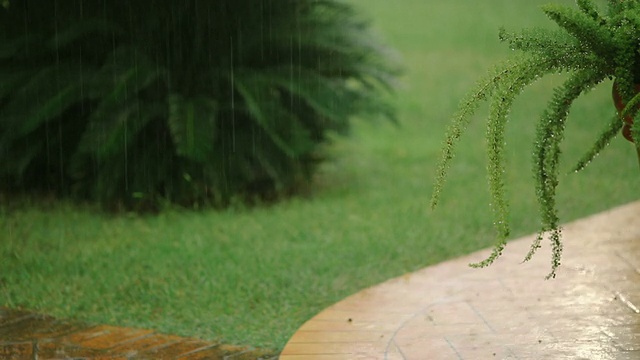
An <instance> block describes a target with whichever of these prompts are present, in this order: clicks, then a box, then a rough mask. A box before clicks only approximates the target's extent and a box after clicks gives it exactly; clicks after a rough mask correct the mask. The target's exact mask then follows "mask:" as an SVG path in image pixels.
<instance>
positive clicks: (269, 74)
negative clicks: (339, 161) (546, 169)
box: [0, 0, 398, 210]
mask: <svg viewBox="0 0 640 360" xmlns="http://www.w3.org/2000/svg"><path fill="white" fill-rule="evenodd" d="M3 5H4V9H0V78H2V79H3V80H2V81H1V82H0V188H1V190H3V191H5V192H16V191H17V192H34V191H37V192H42V193H45V194H53V195H55V196H62V197H72V198H75V199H82V200H90V201H97V202H99V203H101V204H103V205H107V206H108V207H117V208H120V207H125V208H135V209H138V210H148V209H156V208H157V207H158V205H159V204H161V203H167V202H168V203H175V204H181V205H185V206H196V205H198V206H199V205H203V204H206V205H215V206H225V205H227V204H229V202H230V201H232V200H233V199H235V198H242V199H245V200H247V199H269V198H273V197H276V196H278V195H281V194H283V193H288V192H290V191H293V190H295V188H296V186H297V185H299V184H301V183H303V182H305V181H306V180H308V179H309V178H310V175H311V174H313V172H314V170H315V169H316V167H317V165H318V163H319V162H321V160H323V155H322V152H321V151H320V145H321V144H323V143H324V142H326V141H327V139H328V135H329V134H331V133H334V132H336V133H346V132H347V131H348V129H349V120H350V119H351V118H353V117H356V116H364V117H367V116H370V115H372V116H376V117H380V116H381V117H387V118H389V119H393V117H394V114H393V108H392V106H390V105H389V103H388V101H386V99H387V96H386V93H388V92H389V91H392V87H393V85H392V84H393V81H394V77H395V76H396V74H397V73H398V65H397V62H396V61H395V60H393V57H392V56H391V54H390V52H389V51H388V50H387V49H385V48H384V47H383V46H381V45H380V44H379V43H378V42H377V40H376V39H375V38H374V37H373V36H372V35H371V33H370V32H369V29H368V25H367V23H366V22H364V21H362V20H361V19H359V18H358V16H356V14H355V13H354V12H353V11H352V9H351V7H350V6H348V5H346V4H344V3H341V2H338V1H313V0H259V1H255V0H233V1H232V0H216V1H206V0H187V1H158V0H145V1H118V0H111V1H86V0H69V1H48V2H40V1H38V2H36V1H32V0H23V1H18V2H15V1H14V2H11V4H9V3H8V2H6V3H3Z"/></svg>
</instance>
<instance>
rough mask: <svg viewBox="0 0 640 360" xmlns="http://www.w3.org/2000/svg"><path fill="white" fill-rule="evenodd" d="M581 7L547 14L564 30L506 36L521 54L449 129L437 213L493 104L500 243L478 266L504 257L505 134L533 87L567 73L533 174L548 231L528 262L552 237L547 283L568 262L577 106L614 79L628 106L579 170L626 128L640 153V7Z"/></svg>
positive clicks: (543, 122)
mask: <svg viewBox="0 0 640 360" xmlns="http://www.w3.org/2000/svg"><path fill="white" fill-rule="evenodd" d="M577 5H578V9H573V8H570V7H566V6H561V5H556V4H550V5H546V6H544V7H543V11H544V12H545V13H546V15H547V16H548V17H549V18H551V19H552V20H553V21H555V22H556V23H557V24H558V25H559V26H560V27H561V30H558V31H550V30H545V29H529V30H523V31H521V32H518V33H508V32H506V31H504V30H502V31H501V32H500V37H501V39H502V40H503V41H506V42H508V43H509V44H510V46H511V48H512V49H514V50H519V53H518V54H517V55H516V56H515V57H514V58H512V59H509V60H508V61H506V62H505V63H503V64H501V65H500V66H498V67H497V68H496V69H495V70H493V71H492V72H491V73H490V74H489V76H488V77H487V78H486V79H484V80H483V81H481V82H480V83H479V84H478V86H477V87H476V88H475V89H474V90H473V91H472V92H471V94H470V95H469V96H468V97H467V98H466V99H465V100H464V101H463V102H462V103H461V105H460V108H459V111H458V112H457V113H456V115H455V116H454V119H453V123H452V125H451V126H450V128H449V131H448V134H447V138H446V142H445V146H444V149H443V156H442V161H441V162H440V166H439V170H438V173H437V179H436V186H435V190H434V195H433V199H432V205H433V206H435V205H436V204H437V202H438V199H439V194H440V191H441V188H442V185H443V182H444V179H445V177H446V174H447V170H448V166H449V163H450V160H451V159H452V157H453V152H454V147H455V144H456V142H457V141H458V140H459V138H460V136H461V135H462V133H463V131H464V129H465V128H466V126H467V125H468V122H469V120H470V116H471V115H472V114H473V113H474V111H475V110H476V109H477V106H478V104H479V103H480V102H482V101H484V100H489V101H490V110H489V116H488V120H487V124H488V125H487V153H488V160H489V163H488V177H489V188H490V193H491V195H492V209H493V214H494V219H495V220H494V221H495V227H496V232H497V242H496V246H495V248H494V250H493V252H492V254H491V255H490V256H489V257H488V258H487V259H486V260H484V261H482V262H480V263H477V264H472V266H476V267H484V266H487V265H489V264H491V263H492V262H493V261H494V260H495V259H496V258H497V257H498V256H500V254H501V253H502V251H503V250H504V247H505V245H506V240H507V238H508V236H509V224H508V223H507V215H508V206H507V204H506V201H505V190H504V186H505V184H504V172H505V161H504V144H505V139H504V132H505V125H506V123H507V120H508V112H509V110H510V108H511V105H512V104H513V101H514V99H515V97H516V96H517V95H518V94H520V92H521V91H522V90H523V88H525V87H526V86H527V85H529V84H531V83H532V82H534V81H535V80H536V79H538V78H539V77H541V76H544V75H546V74H553V73H568V78H567V80H566V81H565V82H564V84H563V85H561V86H560V87H558V88H557V89H556V90H555V92H554V94H553V97H552V99H551V101H550V102H549V104H548V106H547V108H546V110H545V111H544V113H543V115H542V116H541V118H540V120H539V122H538V130H537V136H536V142H535V146H534V148H535V150H534V158H533V173H534V176H535V178H536V194H537V198H538V202H539V206H540V214H541V220H542V221H541V222H542V227H541V230H540V233H539V235H538V237H537V238H536V239H535V241H534V242H533V244H532V246H531V250H530V251H529V253H528V254H527V255H526V257H525V261H526V260H529V259H530V258H531V257H532V256H533V254H534V253H535V252H536V250H537V249H539V248H540V243H541V241H542V239H543V235H544V233H547V232H548V233H549V238H550V240H551V245H552V249H553V258H552V265H551V273H550V274H549V275H548V277H555V274H556V270H557V268H558V266H560V258H561V254H562V242H561V229H560V226H559V219H558V215H557V210H556V202H555V197H556V187H557V185H558V173H559V166H558V164H559V160H560V154H561V148H560V144H561V142H562V140H563V138H564V129H565V123H566V120H567V115H568V114H569V110H570V107H571V105H572V103H573V101H574V100H575V99H576V98H578V97H579V96H580V95H581V94H583V93H585V92H586V91H589V90H590V89H591V88H592V87H594V86H595V85H597V84H599V83H600V82H602V81H603V80H605V79H608V78H611V79H615V85H614V88H615V89H618V90H619V93H620V96H621V99H622V102H623V103H624V104H627V105H626V107H625V108H624V109H623V110H622V111H621V113H620V114H615V115H614V116H612V118H611V120H610V121H609V122H608V123H607V124H605V126H604V129H603V130H601V133H600V134H601V135H600V136H599V137H598V138H597V140H595V143H594V145H593V146H592V147H591V149H590V150H589V151H588V152H587V154H586V155H585V157H584V158H583V159H582V160H581V161H580V162H579V164H578V165H577V167H576V170H580V169H582V168H584V167H585V166H586V165H587V164H588V163H589V162H590V161H591V160H592V159H593V158H594V157H595V155H597V154H598V153H599V152H600V151H601V150H603V148H604V147H605V146H606V145H607V144H608V143H609V142H610V141H611V140H612V138H613V137H615V136H616V135H617V134H618V133H619V132H620V129H622V128H623V127H625V126H626V127H629V129H628V130H629V134H631V135H632V138H633V139H635V144H636V147H637V148H638V149H640V126H638V122H639V121H635V122H634V125H633V126H632V127H630V126H629V124H625V122H624V121H623V120H622V119H623V118H625V117H627V116H630V117H631V118H633V117H635V116H636V113H637V112H638V111H637V110H638V109H637V105H638V104H640V95H638V94H637V92H636V91H635V90H634V87H635V85H634V84H636V83H639V82H640V53H639V49H640V1H638V0H627V1H619V0H609V1H608V14H607V15H606V16H605V15H602V14H601V13H600V12H599V11H598V9H597V8H596V6H595V5H594V4H593V3H592V1H590V0H577ZM638 154H639V155H640V150H639V151H638Z"/></svg>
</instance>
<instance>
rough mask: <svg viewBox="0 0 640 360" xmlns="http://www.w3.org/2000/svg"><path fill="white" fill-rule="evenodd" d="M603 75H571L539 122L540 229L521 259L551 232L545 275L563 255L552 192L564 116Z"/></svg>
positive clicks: (536, 173) (552, 274)
mask: <svg viewBox="0 0 640 360" xmlns="http://www.w3.org/2000/svg"><path fill="white" fill-rule="evenodd" d="M605 77H606V74H605V73H600V72H594V71H592V70H584V71H579V72H576V73H574V74H572V75H571V77H569V79H567V80H566V81H565V82H564V84H563V85H562V86H561V87H560V88H558V89H556V90H555V91H554V95H553V98H552V99H551V101H550V102H549V104H548V106H547V110H545V112H544V114H543V116H542V118H541V119H540V121H539V122H538V130H537V135H536V146H535V152H534V159H533V160H534V168H533V173H534V176H535V179H536V194H537V198H538V202H539V206H540V216H541V222H542V229H541V231H540V234H539V235H538V237H537V238H536V240H535V241H534V242H533V244H532V246H531V249H530V250H529V252H528V253H527V255H526V256H525V260H524V261H528V260H529V259H531V257H532V256H533V254H534V253H535V252H536V250H537V249H538V248H539V247H540V240H541V239H542V233H544V232H547V231H551V234H550V235H549V238H550V240H551V243H552V253H553V255H552V267H551V272H550V273H549V275H548V276H547V278H551V277H555V272H556V269H557V268H558V267H559V266H560V258H561V255H562V244H561V242H560V238H561V236H560V229H559V218H558V215H557V210H556V205H555V198H556V196H555V195H556V187H557V185H558V173H559V170H558V165H559V160H560V153H561V150H560V143H561V142H562V140H563V139H564V129H565V124H566V120H567V115H568V114H569V110H570V107H571V105H572V104H573V101H574V100H575V99H576V98H578V97H579V96H580V95H581V94H583V93H584V92H585V91H586V90H588V89H590V88H592V87H593V86H594V85H596V84H598V83H599V82H601V81H602V80H603V79H604V78H605Z"/></svg>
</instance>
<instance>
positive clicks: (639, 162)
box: [636, 145, 640, 165]
mask: <svg viewBox="0 0 640 360" xmlns="http://www.w3.org/2000/svg"><path fill="white" fill-rule="evenodd" d="M636 152H637V153H638V165H640V145H636Z"/></svg>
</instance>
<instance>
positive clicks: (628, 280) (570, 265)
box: [280, 202, 640, 360]
mask: <svg viewBox="0 0 640 360" xmlns="http://www.w3.org/2000/svg"><path fill="white" fill-rule="evenodd" d="M563 236H564V256H563V260H562V266H561V268H560V269H559V272H558V277H557V278H556V279H554V280H544V277H545V275H546V274H547V273H548V271H549V269H550V259H551V258H550V252H549V250H548V249H547V248H548V246H545V248H543V249H540V251H539V253H538V254H537V255H536V256H535V257H534V258H533V259H532V260H531V261H530V262H528V263H524V264H521V262H522V258H523V257H524V255H525V254H526V252H527V251H528V249H529V246H530V243H531V240H533V238H534V236H533V235H532V236H526V237H524V238H522V239H519V240H515V241H513V242H510V243H509V245H508V246H507V248H506V251H505V253H504V256H503V257H502V258H500V259H499V260H498V261H497V262H496V263H495V264H494V265H492V266H490V267H489V268H486V269H471V268H468V267H467V264H468V263H470V262H477V261H479V260H482V259H484V258H485V256H486V255H488V254H489V251H481V252H478V253H475V254H471V255H469V256H465V257H463V258H460V259H456V260H453V261H449V262H445V263H442V264H439V265H436V266H432V267H428V268H426V269H423V270H421V271H418V272H415V273H412V274H408V275H406V276H403V277H400V278H397V279H393V280H390V281H387V282H385V283H383V284H380V285H378V286H374V287H372V288H370V289H367V290H365V291H362V292H360V293H358V294H355V295H353V296H351V297H349V298H347V299H345V300H343V301H341V302H339V303H337V304H335V305H334V306H332V307H330V308H328V309H326V310H325V311H323V312H321V313H320V314H318V315H317V316H315V317H314V318H313V319H311V320H310V321H308V322H307V323H306V324H304V325H303V326H302V327H301V328H300V329H299V330H298V332H297V333H296V334H295V335H294V336H293V337H292V338H291V339H290V341H289V343H288V344H287V345H286V347H285V348H284V350H283V351H282V354H281V356H280V359H281V360H298V359H300V360H302V359H326V360H338V359H389V360H392V359H394V360H395V359H397V360H404V359H418V360H421V359H434V360H436V359H464V360H476V359H527V360H534V359H535V360H539V359H588V360H593V359H599V360H609V359H620V360H633V359H635V360H639V359H640V202H635V203H632V204H629V205H626V206H622V207H620V208H616V209H613V210H611V211H607V212H604V213H601V214H598V215H595V216H592V217H589V218H585V219H582V220H579V221H576V222H573V223H571V224H569V225H567V226H565V227H564V231H563ZM442 241H446V239H442ZM545 245H546V244H545ZM425 251H428V249H425Z"/></svg>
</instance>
